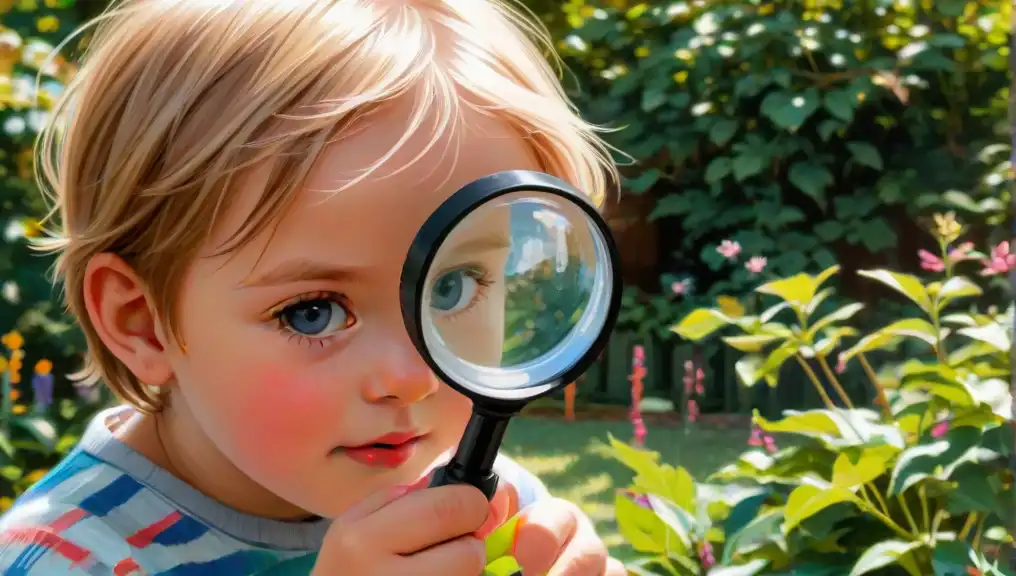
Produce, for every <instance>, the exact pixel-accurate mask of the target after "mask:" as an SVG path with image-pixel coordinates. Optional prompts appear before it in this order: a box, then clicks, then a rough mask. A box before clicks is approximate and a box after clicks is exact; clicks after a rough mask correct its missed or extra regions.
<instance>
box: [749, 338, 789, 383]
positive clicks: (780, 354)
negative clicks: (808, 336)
mask: <svg viewBox="0 0 1016 576" xmlns="http://www.w3.org/2000/svg"><path fill="white" fill-rule="evenodd" d="M796 353H797V346H796V345H794V344H793V343H790V342H787V343H784V344H783V345H782V346H780V347H779V348H777V349H775V350H773V351H772V352H770V353H769V355H768V356H766V359H765V361H764V362H762V365H761V366H759V368H758V370H756V372H755V375H754V376H755V380H756V381H757V380H758V379H759V378H765V381H766V384H768V385H769V386H771V387H772V386H776V384H777V378H776V377H777V375H778V374H779V372H780V368H781V367H782V366H783V363H784V362H786V361H787V360H789V359H790V358H791V357H793V356H794V354H796Z"/></svg>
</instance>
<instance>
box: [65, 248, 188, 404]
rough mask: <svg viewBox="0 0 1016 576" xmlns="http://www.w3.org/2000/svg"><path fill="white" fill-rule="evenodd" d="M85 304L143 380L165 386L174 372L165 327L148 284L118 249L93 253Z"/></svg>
mask: <svg viewBox="0 0 1016 576" xmlns="http://www.w3.org/2000/svg"><path fill="white" fill-rule="evenodd" d="M83 289H84V296H85V308H86V309H87V311H88V317H89V319H90V320H91V322H92V325H93V326H94V327H95V331H96V332H97V333H98V335H99V338H100V339H101V340H102V343H103V344H104V345H105V346H106V348H107V349H108V350H109V351H110V352H112V353H113V355H114V356H116V357H117V358H118V359H119V360H120V361H121V362H123V363H124V365H125V366H126V367H127V368H128V369H129V370H130V371H131V372H132V373H133V374H134V376H136V377H137V378H138V380H140V381H141V382H142V383H144V384H147V385H149V386H165V385H166V384H168V383H169V381H170V380H171V379H172V377H173V370H172V367H171V365H170V362H169V357H168V355H167V353H166V344H167V342H166V337H165V331H164V330H163V329H162V326H161V324H160V322H159V318H158V315H157V314H156V313H155V312H154V310H155V306H153V305H152V302H150V301H149V298H148V294H147V293H146V291H145V286H144V283H143V282H142V281H141V278H139V277H138V275H137V273H136V272H135V271H134V269H133V268H131V266H130V265H129V264H127V263H126V262H124V260H123V259H122V258H120V257H119V256H117V255H115V254H109V253H102V254H97V255H95V256H93V257H92V259H91V260H90V261H89V262H88V266H87V267H86V268H85V279H84V286H83Z"/></svg>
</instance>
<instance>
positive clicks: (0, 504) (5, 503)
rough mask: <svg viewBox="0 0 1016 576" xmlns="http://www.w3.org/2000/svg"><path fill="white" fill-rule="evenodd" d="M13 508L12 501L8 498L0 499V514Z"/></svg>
mask: <svg viewBox="0 0 1016 576" xmlns="http://www.w3.org/2000/svg"><path fill="white" fill-rule="evenodd" d="M11 506H14V499H13V498H10V497H8V496H2V497H0V512H6V511H8V510H10V509H11Z"/></svg>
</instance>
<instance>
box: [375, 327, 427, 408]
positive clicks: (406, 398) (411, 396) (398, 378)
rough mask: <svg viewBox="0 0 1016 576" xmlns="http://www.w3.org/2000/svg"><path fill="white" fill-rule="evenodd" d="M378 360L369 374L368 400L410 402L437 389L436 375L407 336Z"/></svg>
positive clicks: (400, 403) (414, 401) (406, 403)
mask: <svg viewBox="0 0 1016 576" xmlns="http://www.w3.org/2000/svg"><path fill="white" fill-rule="evenodd" d="M379 360H380V361H379V362H377V369H376V370H375V371H374V373H373V374H371V375H369V376H368V384H367V387H366V388H367V389H366V391H365V396H366V398H367V400H368V401H370V402H389V403H393V404H399V405H408V404H413V403H416V402H420V401H421V400H423V399H425V398H427V397H428V396H430V395H431V394H433V393H434V392H436V391H437V387H438V381H437V377H436V376H434V373H433V372H431V371H430V368H429V367H428V366H427V364H426V363H425V362H424V361H423V359H422V358H420V355H419V353H418V352H417V351H416V349H415V348H414V347H413V345H412V344H410V343H409V342H408V339H407V342H406V345H405V346H397V347H396V346H392V347H391V349H390V350H388V351H386V353H385V354H383V355H382V357H381V358H380V359H379Z"/></svg>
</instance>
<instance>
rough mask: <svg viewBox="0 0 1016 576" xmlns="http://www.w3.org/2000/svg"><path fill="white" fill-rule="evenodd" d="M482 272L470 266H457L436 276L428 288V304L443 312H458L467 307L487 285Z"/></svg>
mask: <svg viewBox="0 0 1016 576" xmlns="http://www.w3.org/2000/svg"><path fill="white" fill-rule="evenodd" d="M488 284H489V282H487V281H486V280H485V278H484V276H483V272H481V271H479V270H473V269H470V268H459V269H458V270H452V271H451V272H446V273H445V274H443V275H441V276H440V277H438V279H437V280H435V281H434V286H433V288H431V290H430V306H431V308H434V309H435V310H439V311H441V312H443V313H445V314H448V313H454V312H460V311H462V310H464V309H466V308H468V307H469V306H470V305H471V304H472V303H473V301H474V300H476V297H477V295H478V293H479V292H480V290H481V288H482V287H484V286H487V285H488Z"/></svg>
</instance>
